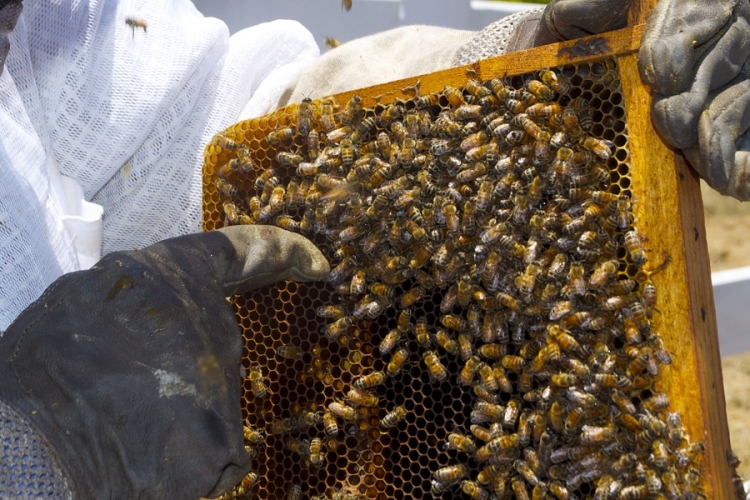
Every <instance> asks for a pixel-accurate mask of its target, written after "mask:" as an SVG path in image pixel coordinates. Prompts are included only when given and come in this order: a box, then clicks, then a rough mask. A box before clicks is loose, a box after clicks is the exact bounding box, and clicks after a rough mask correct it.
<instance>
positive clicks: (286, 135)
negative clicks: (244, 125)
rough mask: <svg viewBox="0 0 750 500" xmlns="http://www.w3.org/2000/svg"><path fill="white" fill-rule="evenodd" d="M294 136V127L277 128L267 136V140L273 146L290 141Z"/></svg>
mask: <svg viewBox="0 0 750 500" xmlns="http://www.w3.org/2000/svg"><path fill="white" fill-rule="evenodd" d="M293 138H294V129H293V128H290V127H284V128H280V129H276V130H274V131H273V132H271V133H270V134H268V135H267V136H266V140H267V141H268V143H269V144H271V145H272V146H278V145H279V144H280V143H282V142H290V141H291V140H292V139H293Z"/></svg>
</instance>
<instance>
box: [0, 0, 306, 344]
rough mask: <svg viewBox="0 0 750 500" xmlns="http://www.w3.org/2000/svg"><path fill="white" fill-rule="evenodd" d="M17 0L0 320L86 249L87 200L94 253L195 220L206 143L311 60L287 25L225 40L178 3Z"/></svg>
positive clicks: (138, 242)
mask: <svg viewBox="0 0 750 500" xmlns="http://www.w3.org/2000/svg"><path fill="white" fill-rule="evenodd" d="M23 6H24V12H23V15H22V16H21V18H20V19H19V22H18V23H17V25H16V29H15V30H14V31H13V32H12V33H11V35H10V45H11V48H10V52H9V54H8V58H7V60H6V67H5V71H3V73H2V75H1V76H0V263H2V264H0V269H2V273H0V330H3V329H5V328H6V327H7V326H8V325H9V324H10V321H12V319H13V318H15V316H16V315H17V314H18V313H19V312H20V311H21V310H22V309H23V308H24V307H26V306H27V305H28V304H29V303H30V302H31V301H33V300H34V299H36V298H37V297H38V296H39V294H41V292H42V291H43V290H44V288H46V287H47V286H48V285H49V284H50V283H51V282H52V281H53V280H54V279H56V278H57V277H59V276H60V275H61V274H63V273H66V272H70V271H74V270H77V269H80V268H85V267H87V266H89V265H90V264H91V263H92V262H93V261H94V260H96V258H97V257H96V250H97V249H96V248H95V247H96V246H97V241H98V240H97V233H96V228H95V226H96V224H97V218H98V213H97V212H98V209H97V207H96V205H100V206H101V207H102V209H103V253H107V252H110V251H113V250H121V249H122V250H126V249H134V248H142V247H144V246H147V245H150V244H152V243H155V242H156V241H159V240H161V239H164V238H169V237H172V236H177V235H180V234H185V233H188V232H195V231H199V230H200V221H201V216H202V207H201V198H202V182H201V176H202V172H201V166H202V163H203V147H204V146H205V144H206V143H207V142H208V141H209V140H210V139H211V137H212V136H213V135H214V134H216V133H217V132H219V131H220V130H222V129H224V128H226V127H227V126H229V125H231V124H232V123H235V122H236V121H238V120H239V119H240V117H242V118H245V117H250V116H252V115H260V114H263V113H266V112H267V111H269V110H270V109H271V106H272V105H273V104H274V103H275V102H277V101H278V99H279V96H280V95H281V94H282V93H283V92H284V90H285V89H286V88H287V87H288V84H289V81H290V80H292V79H293V78H295V77H296V75H297V73H299V71H301V70H302V68H304V67H305V66H306V65H308V64H309V63H310V62H312V61H314V60H315V59H317V58H318V57H319V51H318V47H317V44H316V43H315V40H314V38H313V36H312V35H311V34H310V33H309V32H308V31H307V30H306V29H305V28H304V27H302V26H301V25H300V24H299V23H296V22H294V21H275V22H272V23H265V24H261V25H258V26H254V27H251V28H248V29H246V30H243V31H241V32H239V33H237V34H235V35H234V36H232V37H231V38H230V37H229V33H228V30H227V27H226V25H225V24H224V23H223V22H221V21H219V20H217V19H212V18H205V17H203V16H202V15H201V14H200V13H199V12H198V11H197V10H196V9H195V7H194V6H193V5H192V3H191V2H189V1H188V0H165V1H160V2H149V1H147V0H120V1H118V0H57V1H56V2H49V1H47V0H25V1H24V3H23ZM128 18H132V19H137V20H139V21H142V22H143V23H144V25H145V26H144V28H145V29H143V28H140V27H138V26H134V27H131V26H129V25H128V24H126V22H125V21H126V19H128ZM56 167H57V168H59V173H60V176H59V177H58V176H57V175H56V171H57V170H56Z"/></svg>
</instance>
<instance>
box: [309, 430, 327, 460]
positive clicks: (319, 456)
mask: <svg viewBox="0 0 750 500" xmlns="http://www.w3.org/2000/svg"><path fill="white" fill-rule="evenodd" d="M324 461H325V454H324V453H323V441H322V440H321V439H320V438H317V437H316V438H312V439H311V440H310V463H311V464H312V466H313V467H316V468H318V467H322V466H323V462H324Z"/></svg>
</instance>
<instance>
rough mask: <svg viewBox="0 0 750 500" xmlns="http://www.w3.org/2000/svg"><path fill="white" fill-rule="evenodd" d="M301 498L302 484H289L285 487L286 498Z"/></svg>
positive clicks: (294, 499) (295, 499)
mask: <svg viewBox="0 0 750 500" xmlns="http://www.w3.org/2000/svg"><path fill="white" fill-rule="evenodd" d="M301 498H302V486H300V485H299V484H290V485H289V488H287V494H286V500H300V499H301Z"/></svg>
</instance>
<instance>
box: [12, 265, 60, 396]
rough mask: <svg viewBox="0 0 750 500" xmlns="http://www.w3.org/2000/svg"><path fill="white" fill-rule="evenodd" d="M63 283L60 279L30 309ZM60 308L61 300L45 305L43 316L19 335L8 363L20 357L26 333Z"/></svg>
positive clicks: (38, 316)
mask: <svg viewBox="0 0 750 500" xmlns="http://www.w3.org/2000/svg"><path fill="white" fill-rule="evenodd" d="M61 281H62V280H61V279H58V280H57V281H55V282H54V283H53V284H52V285H50V286H49V288H48V289H47V290H46V291H45V292H44V293H43V294H42V296H41V297H39V299H37V301H36V302H34V304H32V305H31V306H29V307H33V306H34V305H35V304H38V303H41V302H44V300H45V299H47V298H48V297H49V296H50V295H52V292H54V291H55V290H56V289H57V287H59V286H60V282H61ZM58 307H60V301H59V300H58V301H55V302H53V303H52V304H47V303H45V304H44V312H42V313H41V314H39V315H37V317H36V318H34V320H32V321H31V323H29V324H28V325H27V326H26V328H24V329H23V331H22V332H21V333H20V334H19V336H18V341H17V342H16V345H15V347H14V348H13V353H12V354H11V355H10V358H8V362H9V363H12V362H13V361H15V359H16V358H17V356H18V353H19V352H20V351H21V348H22V347H23V344H24V340H25V339H26V333H27V332H28V331H29V330H30V329H32V328H33V327H34V326H36V325H37V323H39V322H40V321H42V320H43V319H44V318H45V317H46V316H47V314H49V313H50V312H53V311H55V310H57V308H58ZM13 373H15V374H16V380H17V381H18V382H19V383H20V382H21V381H20V380H19V379H18V374H17V373H16V371H15V370H13Z"/></svg>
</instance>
